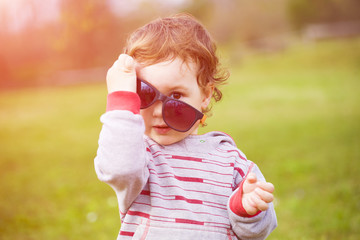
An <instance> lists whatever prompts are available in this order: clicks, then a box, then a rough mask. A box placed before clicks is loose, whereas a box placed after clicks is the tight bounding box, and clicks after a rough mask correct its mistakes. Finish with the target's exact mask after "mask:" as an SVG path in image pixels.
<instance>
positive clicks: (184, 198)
mask: <svg viewBox="0 0 360 240" xmlns="http://www.w3.org/2000/svg"><path fill="white" fill-rule="evenodd" d="M175 200H184V201H186V202H188V203H193V204H203V201H201V200H198V199H188V198H186V197H183V196H175Z"/></svg>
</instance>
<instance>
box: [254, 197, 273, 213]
mask: <svg viewBox="0 0 360 240" xmlns="http://www.w3.org/2000/svg"><path fill="white" fill-rule="evenodd" d="M251 198H252V201H253V202H254V203H255V204H256V207H257V209H259V210H260V211H265V210H267V209H268V208H269V205H268V203H266V202H264V201H263V200H262V199H261V198H260V197H259V196H257V195H253V196H251Z"/></svg>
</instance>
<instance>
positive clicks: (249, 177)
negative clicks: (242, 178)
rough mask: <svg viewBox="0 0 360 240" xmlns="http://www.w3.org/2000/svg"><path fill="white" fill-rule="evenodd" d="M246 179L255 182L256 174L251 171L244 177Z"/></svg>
mask: <svg viewBox="0 0 360 240" xmlns="http://www.w3.org/2000/svg"><path fill="white" fill-rule="evenodd" d="M246 181H248V183H256V181H257V177H256V174H255V173H253V172H251V173H249V174H248V175H247V177H246Z"/></svg>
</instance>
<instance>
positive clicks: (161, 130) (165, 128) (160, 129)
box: [153, 125, 171, 134]
mask: <svg viewBox="0 0 360 240" xmlns="http://www.w3.org/2000/svg"><path fill="white" fill-rule="evenodd" d="M153 128H154V129H155V131H156V132H157V133H158V134H166V133H168V132H169V131H170V130H171V128H169V127H168V126H167V125H157V126H154V127H153Z"/></svg>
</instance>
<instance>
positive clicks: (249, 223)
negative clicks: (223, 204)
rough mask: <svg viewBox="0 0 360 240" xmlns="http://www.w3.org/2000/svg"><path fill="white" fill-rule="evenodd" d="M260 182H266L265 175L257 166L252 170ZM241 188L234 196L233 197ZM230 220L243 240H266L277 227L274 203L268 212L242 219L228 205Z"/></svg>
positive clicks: (254, 165)
mask: <svg viewBox="0 0 360 240" xmlns="http://www.w3.org/2000/svg"><path fill="white" fill-rule="evenodd" d="M250 171H252V172H254V173H255V174H256V176H257V178H258V180H260V181H265V178H264V176H263V174H262V173H261V171H260V169H259V168H258V166H257V165H256V164H253V167H252V168H251V170H250ZM237 191H239V188H238V189H236V190H235V191H234V192H233V193H232V195H231V196H230V198H229V199H231V197H233V196H234V195H235V194H236V193H237ZM228 212H229V218H230V222H231V226H232V229H233V231H234V232H235V234H236V235H237V236H238V237H239V238H240V239H242V240H250V239H251V240H261V239H265V238H266V237H267V236H268V235H269V234H270V233H271V232H272V231H273V230H274V229H275V228H276V226H277V219H276V214H275V210H274V205H273V203H270V204H269V208H268V209H267V210H266V211H263V212H261V213H259V214H258V215H256V216H254V217H242V216H239V215H237V214H235V213H234V212H233V211H232V210H231V208H230V206H229V204H228Z"/></svg>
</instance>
